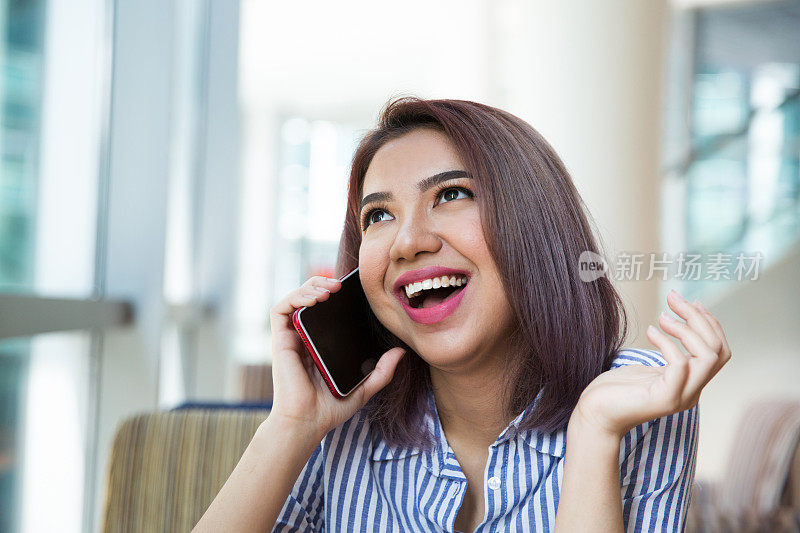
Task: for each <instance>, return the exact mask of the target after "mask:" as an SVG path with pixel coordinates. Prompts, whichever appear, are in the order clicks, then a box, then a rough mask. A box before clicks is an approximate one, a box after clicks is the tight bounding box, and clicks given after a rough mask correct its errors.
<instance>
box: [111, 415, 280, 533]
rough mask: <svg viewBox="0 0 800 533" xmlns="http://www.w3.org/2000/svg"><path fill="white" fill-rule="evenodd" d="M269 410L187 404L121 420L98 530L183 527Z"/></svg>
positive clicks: (205, 502) (198, 512)
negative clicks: (101, 526) (175, 409)
mask: <svg viewBox="0 0 800 533" xmlns="http://www.w3.org/2000/svg"><path fill="white" fill-rule="evenodd" d="M268 415H269V411H266V410H258V411H242V410H235V409H205V410H204V409H190V410H178V411H166V412H156V413H150V414H142V415H137V416H134V417H132V418H129V419H127V420H125V421H124V422H123V423H122V425H121V426H120V428H119V429H118V430H117V433H116V436H115V438H114V443H113V445H112V449H111V459H110V466H109V471H108V477H107V483H106V500H105V503H104V520H103V531H105V532H107V533H110V532H116V531H125V532H128V531H148V532H149V531H190V530H191V529H192V528H193V527H194V525H195V524H196V523H197V522H198V521H199V520H200V518H201V517H202V516H203V513H204V512H205V510H206V509H207V508H208V506H209V505H210V504H211V502H212V501H213V499H214V497H215V496H216V495H217V493H218V492H219V490H220V489H221V488H222V485H223V484H224V483H225V480H226V479H228V476H229V475H230V473H231V472H232V471H233V469H234V467H235V466H236V464H237V463H238V462H239V459H240V457H241V456H242V453H244V450H245V448H247V445H248V444H249V442H250V440H251V439H252V438H253V435H254V434H255V432H256V429H258V426H259V425H260V424H261V422H263V421H264V420H265V419H266V418H267V416H268Z"/></svg>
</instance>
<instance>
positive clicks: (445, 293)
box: [402, 283, 467, 309]
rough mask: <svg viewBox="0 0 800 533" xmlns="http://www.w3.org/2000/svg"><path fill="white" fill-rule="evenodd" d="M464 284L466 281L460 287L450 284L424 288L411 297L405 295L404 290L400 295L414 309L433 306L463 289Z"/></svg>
mask: <svg viewBox="0 0 800 533" xmlns="http://www.w3.org/2000/svg"><path fill="white" fill-rule="evenodd" d="M466 286H467V283H465V284H464V285H461V286H460V287H454V286H452V285H451V286H450V287H440V288H438V289H426V290H423V291H422V292H420V293H419V294H417V295H414V296H412V297H411V298H409V297H408V296H406V294H405V292H403V295H402V297H403V298H404V299H405V301H406V302H408V305H409V306H411V307H413V308H414V309H422V308H429V307H435V306H437V305H439V304H440V303H442V302H444V301H445V300H449V299H450V298H452V297H453V296H455V295H456V294H458V293H459V292H461V291H463V290H464V288H465V287H466Z"/></svg>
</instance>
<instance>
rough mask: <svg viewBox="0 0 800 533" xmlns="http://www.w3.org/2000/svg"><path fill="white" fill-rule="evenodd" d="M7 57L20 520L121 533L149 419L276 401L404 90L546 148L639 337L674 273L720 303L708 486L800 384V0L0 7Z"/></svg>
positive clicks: (22, 1) (706, 441) (0, 504)
mask: <svg viewBox="0 0 800 533" xmlns="http://www.w3.org/2000/svg"><path fill="white" fill-rule="evenodd" d="M0 61H2V66H3V69H2V71H0V106H2V107H0V154H1V156H2V159H0V402H2V404H1V405H0V531H52V530H59V531H93V530H95V528H96V525H97V524H98V523H99V522H98V521H99V518H100V513H101V511H102V503H103V494H104V484H105V476H106V472H107V468H108V464H107V461H108V454H109V449H110V446H111V441H112V439H113V436H114V432H115V430H116V429H117V427H118V426H119V424H120V422H121V421H122V420H123V419H125V418H126V417H128V416H130V415H132V414H135V413H139V412H145V411H152V410H155V409H170V408H172V407H174V406H177V405H180V404H182V403H185V402H197V401H205V402H210V401H220V402H237V401H241V400H244V399H253V397H252V396H248V392H247V390H246V386H245V384H244V381H243V375H244V372H245V368H268V367H264V366H263V365H268V364H269V362H270V360H271V354H270V339H269V324H268V311H269V307H270V306H271V305H273V304H274V303H275V302H276V301H277V300H279V299H281V298H282V297H283V296H284V295H285V294H286V293H288V292H289V291H291V290H293V289H294V288H296V287H297V286H299V285H300V284H301V283H302V282H303V281H304V280H306V279H307V278H308V277H310V276H312V275H315V274H325V275H333V265H334V260H335V254H336V247H337V244H338V238H339V234H340V232H341V224H342V221H343V215H344V208H345V192H346V191H345V185H346V178H347V174H348V165H349V159H350V157H351V155H352V153H353V150H354V149H355V146H356V144H357V142H358V140H359V139H360V137H361V136H362V135H363V134H364V133H365V131H366V130H367V129H369V128H370V127H372V125H373V124H374V121H375V119H376V118H377V114H378V112H379V110H380V108H381V107H382V106H383V105H384V104H385V103H386V101H387V100H388V99H389V98H391V97H393V96H398V95H407V94H413V95H416V96H421V97H426V98H460V99H468V100H475V101H479V102H483V103H487V104H490V105H494V106H497V107H500V108H503V109H506V110H508V111H510V112H512V113H514V114H516V115H518V116H520V117H521V118H523V119H525V120H526V121H528V122H530V123H531V124H532V125H533V126H534V127H535V128H536V129H537V130H539V131H540V132H541V133H542V134H543V135H544V136H545V138H546V139H547V140H548V141H549V142H550V143H551V144H552V145H553V146H554V148H555V149H556V151H557V152H558V153H559V154H560V155H561V157H562V159H563V160H564V162H565V163H566V165H567V168H568V169H569V170H570V172H571V174H572V177H573V179H574V181H575V183H576V185H577V187H578V189H579V191H580V193H581V195H582V196H583V198H584V200H585V202H586V204H587V206H588V207H589V210H590V212H591V213H592V215H593V216H594V219H595V222H596V224H597V229H598V233H599V235H600V236H601V238H602V240H603V242H604V243H605V245H606V251H607V255H608V257H609V258H610V259H612V260H613V261H612V262H614V263H615V273H616V272H618V273H619V275H618V276H617V278H616V279H617V281H618V286H619V288H620V290H621V291H622V293H623V296H624V298H625V300H626V304H627V305H628V308H629V311H630V314H631V316H632V317H633V319H634V322H633V324H632V326H633V328H632V331H631V334H630V337H629V340H628V342H627V345H628V346H631V347H643V348H652V346H650V345H649V343H648V341H647V339H646V338H645V337H644V334H643V332H644V330H645V328H646V327H647V325H648V324H651V323H655V322H656V319H657V316H658V314H659V313H660V312H661V311H662V310H665V309H666V303H665V296H666V293H667V292H668V291H669V290H670V289H672V288H675V289H677V290H678V291H680V292H681V293H682V294H684V295H685V296H687V297H691V298H699V299H700V300H701V301H702V302H703V303H705V304H706V306H707V307H708V308H709V310H710V311H711V312H712V313H713V314H715V315H716V316H717V317H718V318H719V320H720V321H721V323H722V324H723V327H724V328H725V331H726V333H727V336H728V339H729V341H730V344H731V347H732V349H733V353H734V359H733V361H732V363H731V364H729V365H728V366H727V367H726V368H725V369H724V370H723V371H722V372H721V373H720V374H719V375H718V377H717V378H715V379H714V381H713V382H712V383H711V384H710V385H709V386H708V387H707V388H706V390H705V391H704V393H703V396H702V400H701V403H700V412H701V420H700V425H701V430H700V431H701V437H700V451H699V458H698V463H697V476H698V478H709V479H714V478H717V477H719V476H720V475H721V474H722V472H723V470H724V468H725V465H726V460H727V455H726V453H727V451H728V450H729V449H730V446H731V443H732V441H733V439H735V431H736V426H735V425H736V422H737V420H738V418H737V417H738V416H739V415H740V414H741V413H742V412H743V410H744V409H745V407H746V406H747V405H748V404H749V403H750V402H751V401H753V400H754V399H756V398H760V397H762V396H765V395H782V396H787V397H793V398H800V387H798V386H797V383H798V378H800V353H799V352H798V348H797V346H798V345H800V342H799V341H800V333H798V329H799V328H798V325H800V303H798V302H800V298H798V297H799V296H800V277H799V276H798V273H800V245H798V236H799V235H800V231H799V230H798V228H799V226H800V224H799V222H798V218H799V216H800V211H799V208H800V197H799V194H800V163H799V158H800V143H799V142H798V141H799V140H800V137H799V136H798V132H800V104H798V94H799V93H798V92H799V91H800V2H797V1H747V2H745V1H713V2H712V1H699V0H697V1H689V0H681V1H677V0H674V1H672V2H667V1H665V0H648V1H646V2H642V1H639V0H612V1H602V2H601V1H590V2H586V1H578V0H574V1H566V2H545V1H543V0H495V1H490V0H467V1H460V2H456V1H452V0H444V1H442V2H437V3H433V4H431V3H426V2H422V1H418V0H410V1H408V2H405V3H404V4H403V7H402V9H398V8H397V6H396V5H395V4H388V3H387V4H380V3H375V2H356V1H350V2H344V3H341V2H340V3H335V4H332V3H328V2H317V1H314V2H266V1H257V0H240V1H239V2H234V1H227V0H226V1H223V0H159V1H156V0H137V1H127V0H116V1H115V0H0ZM650 254H656V255H657V256H659V257H660V258H661V259H665V260H668V261H664V262H662V264H665V265H667V267H668V268H666V269H665V270H664V271H655V272H650V271H649V268H648V266H649V265H650V264H652V263H650V262H648V260H650V259H652V256H651V255H650ZM664 254H667V255H666V256H664ZM692 254H694V255H697V256H699V260H698V261H694V262H692V261H688V262H684V260H685V259H690V258H691V255H692ZM756 254H760V255H756ZM639 256H642V257H643V258H644V259H645V262H644V264H643V265H642V269H641V272H640V273H639V274H636V273H635V272H634V273H632V274H631V275H625V274H624V273H625V272H630V271H628V270H627V269H626V268H624V267H625V265H626V264H627V261H628V260H631V259H633V262H632V265H634V266H635V264H636V258H637V257H639ZM753 257H757V260H756V261H751V262H750V263H748V259H749V258H753ZM687 265H689V266H691V265H694V266H697V265H699V267H700V268H701V270H702V272H700V273H699V275H698V276H696V279H695V277H694V276H693V274H694V273H697V272H696V271H694V270H692V269H690V268H687ZM714 265H717V266H716V267H714ZM753 265H755V268H753ZM723 266H724V267H725V268H724V269H723V268H722V267H723ZM737 266H738V267H739V269H738V270H737ZM616 267H619V268H618V269H617V268H616ZM748 267H750V268H748ZM723 270H724V272H723ZM726 273H727V276H726ZM266 375H267V381H268V374H266ZM267 389H268V387H267ZM265 399H266V398H265ZM42 508H47V509H49V510H50V512H48V513H41V512H40V510H41V509H42Z"/></svg>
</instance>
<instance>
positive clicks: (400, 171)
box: [362, 129, 464, 194]
mask: <svg viewBox="0 0 800 533" xmlns="http://www.w3.org/2000/svg"><path fill="white" fill-rule="evenodd" d="M463 168H464V167H463V165H462V164H461V161H460V159H459V157H458V154H457V153H456V151H455V148H454V147H453V145H452V143H451V142H450V140H449V139H448V138H447V136H446V135H444V134H443V133H440V132H438V131H434V130H430V129H426V130H414V131H412V132H409V133H406V134H405V135H403V136H401V137H398V138H397V139H392V140H391V141H389V142H387V143H386V144H384V145H383V146H381V148H380V149H378V151H377V152H376V153H375V156H374V157H373V158H372V161H371V162H370V165H369V167H368V168H367V172H366V174H365V176H364V183H363V186H362V190H363V192H364V194H369V193H371V192H375V191H379V190H388V189H392V188H398V187H399V186H401V187H404V186H413V185H415V184H416V183H417V182H418V181H419V180H421V179H423V178H426V177H428V176H431V175H434V174H437V173H439V172H444V171H446V170H452V169H463Z"/></svg>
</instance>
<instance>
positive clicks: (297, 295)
mask: <svg viewBox="0 0 800 533" xmlns="http://www.w3.org/2000/svg"><path fill="white" fill-rule="evenodd" d="M341 286H342V282H341V281H339V280H338V279H333V278H326V277H324V276H314V277H312V278H309V279H308V280H307V281H306V282H305V283H303V284H302V285H301V286H300V287H299V288H297V289H295V290H293V291H292V292H290V293H289V294H288V295H287V296H286V297H285V298H284V299H283V300H281V301H280V302H278V303H277V304H275V305H274V306H273V307H272V309H270V312H269V314H270V320H271V322H272V325H273V327H275V326H277V327H278V328H281V327H287V326H288V325H289V320H290V319H291V318H290V317H291V315H292V313H294V312H295V311H296V310H297V309H300V308H301V307H308V306H310V305H314V304H315V303H316V302H317V301H323V300H327V299H328V297H329V293H330V292H336V291H338V290H339V289H340V288H341ZM320 289H324V290H320Z"/></svg>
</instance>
